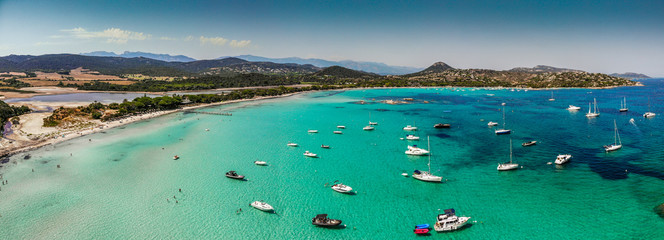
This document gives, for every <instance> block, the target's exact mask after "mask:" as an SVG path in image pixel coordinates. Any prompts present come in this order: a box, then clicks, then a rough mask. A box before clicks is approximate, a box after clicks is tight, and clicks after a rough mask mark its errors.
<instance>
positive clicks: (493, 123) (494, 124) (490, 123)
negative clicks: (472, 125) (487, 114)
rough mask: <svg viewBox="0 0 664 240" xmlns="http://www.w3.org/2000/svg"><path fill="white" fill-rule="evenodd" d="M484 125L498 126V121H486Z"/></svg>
mask: <svg viewBox="0 0 664 240" xmlns="http://www.w3.org/2000/svg"><path fill="white" fill-rule="evenodd" d="M486 125H488V126H489V127H493V126H498V123H497V122H492V121H489V123H487V124H486Z"/></svg>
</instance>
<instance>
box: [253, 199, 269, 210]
mask: <svg viewBox="0 0 664 240" xmlns="http://www.w3.org/2000/svg"><path fill="white" fill-rule="evenodd" d="M251 206H252V207H254V208H256V209H258V210H261V211H263V212H271V211H274V208H273V207H272V206H270V204H267V203H266V202H263V201H255V202H252V203H251Z"/></svg>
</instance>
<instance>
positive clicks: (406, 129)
mask: <svg viewBox="0 0 664 240" xmlns="http://www.w3.org/2000/svg"><path fill="white" fill-rule="evenodd" d="M403 130H405V131H417V127H413V126H411V125H406V126H405V127H404V128H403Z"/></svg>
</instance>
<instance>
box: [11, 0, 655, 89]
mask: <svg viewBox="0 0 664 240" xmlns="http://www.w3.org/2000/svg"><path fill="white" fill-rule="evenodd" d="M662 10H664V2H662V1H629V2H608V3H607V2H603V1H556V2H513V1H442V2H415V3H406V2H400V1H376V2H355V1H337V2H319V1H314V2H309V1H306V2H294V1H293V2H278V3H273V2H269V1H259V2H252V3H246V2H243V1H224V2H216V1H188V2H181V1H166V2H161V3H153V2H149V1H123V0H120V1H85V2H84V1H68V0H67V1H42V0H38V1H30V2H24V1H16V0H5V1H0V34H1V35H2V36H4V38H2V39H1V40H0V56H6V55H10V54H19V55H28V54H29V55H42V54H58V53H72V54H80V53H86V52H94V51H109V52H115V53H122V52H124V51H132V52H136V51H141V52H150V53H157V54H170V55H185V56H189V57H192V58H195V59H213V58H218V57H222V56H237V55H245V54H247V55H255V56H261V57H269V58H285V57H300V58H320V59H326V60H334V61H338V60H353V61H366V62H381V63H385V64H388V65H393V66H409V67H419V68H425V67H428V66H429V65H431V64H432V63H434V62H438V61H443V62H445V63H447V64H449V65H451V66H453V67H456V68H484V69H496V70H506V69H511V68H514V67H533V66H535V65H548V66H554V67H561V68H572V69H579V70H584V71H589V72H601V73H624V72H637V73H643V74H646V75H649V76H651V77H662V76H664V45H663V44H661V43H662V42H664V27H663V26H664V16H662V14H661V12H662Z"/></svg>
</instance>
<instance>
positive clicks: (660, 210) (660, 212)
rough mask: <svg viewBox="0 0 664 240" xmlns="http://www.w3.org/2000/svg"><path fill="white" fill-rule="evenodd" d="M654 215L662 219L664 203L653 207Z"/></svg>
mask: <svg viewBox="0 0 664 240" xmlns="http://www.w3.org/2000/svg"><path fill="white" fill-rule="evenodd" d="M653 210H655V213H657V215H659V216H660V217H662V218H664V203H662V204H660V205H659V206H657V207H655V209H653Z"/></svg>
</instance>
